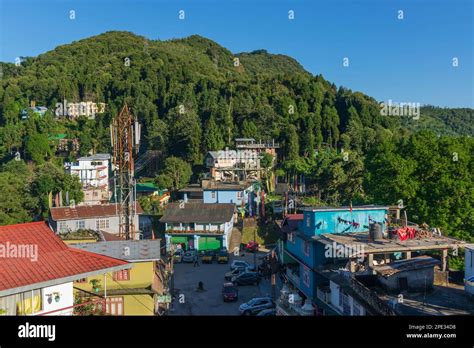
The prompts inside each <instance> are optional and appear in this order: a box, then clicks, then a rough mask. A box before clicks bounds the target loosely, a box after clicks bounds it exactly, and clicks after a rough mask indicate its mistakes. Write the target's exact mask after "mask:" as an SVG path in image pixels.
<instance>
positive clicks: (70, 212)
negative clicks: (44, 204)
mask: <svg viewBox="0 0 474 348" xmlns="http://www.w3.org/2000/svg"><path fill="white" fill-rule="evenodd" d="M119 207H120V206H119V204H115V203H112V204H98V205H80V206H79V205H78V206H71V207H53V208H51V209H50V217H49V222H50V225H51V228H52V229H53V231H54V232H55V233H58V234H62V233H68V232H74V231H77V230H81V229H86V230H94V231H103V232H108V233H112V234H118V233H119V224H120V221H119V215H118V212H119ZM136 211H137V214H136V216H135V221H134V226H135V227H136V229H137V230H138V229H139V226H140V215H141V214H143V210H142V208H141V206H140V204H138V202H137V207H136ZM139 232H140V231H139Z"/></svg>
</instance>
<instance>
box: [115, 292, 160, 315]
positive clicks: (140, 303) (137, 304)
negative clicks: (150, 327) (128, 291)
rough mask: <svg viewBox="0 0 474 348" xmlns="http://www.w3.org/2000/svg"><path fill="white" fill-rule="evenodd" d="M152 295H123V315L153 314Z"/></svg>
mask: <svg viewBox="0 0 474 348" xmlns="http://www.w3.org/2000/svg"><path fill="white" fill-rule="evenodd" d="M154 306H155V304H154V302H153V296H151V295H123V307H124V310H125V313H124V315H153V314H154V313H153V310H154Z"/></svg>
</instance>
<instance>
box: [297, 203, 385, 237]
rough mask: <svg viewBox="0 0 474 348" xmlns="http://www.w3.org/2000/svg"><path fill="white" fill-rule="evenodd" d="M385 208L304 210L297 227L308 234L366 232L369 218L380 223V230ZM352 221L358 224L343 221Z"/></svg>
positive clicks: (383, 229) (383, 222)
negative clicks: (301, 219)
mask: <svg viewBox="0 0 474 348" xmlns="http://www.w3.org/2000/svg"><path fill="white" fill-rule="evenodd" d="M387 213H388V212H387V210H386V209H382V208H380V209H367V210H355V209H354V210H353V211H352V213H351V212H350V211H349V209H347V210H344V211H341V210H338V211H316V212H313V211H304V212H303V215H304V219H303V221H302V222H301V223H300V226H299V229H300V230H302V231H303V232H304V234H306V235H308V236H314V235H318V234H324V233H344V232H348V233H350V232H366V231H368V230H369V218H370V219H371V220H373V221H375V222H380V223H382V231H385V218H386V215H387ZM338 219H342V220H344V221H354V222H355V223H357V224H359V225H358V226H353V225H351V224H347V223H345V222H343V221H339V220H338Z"/></svg>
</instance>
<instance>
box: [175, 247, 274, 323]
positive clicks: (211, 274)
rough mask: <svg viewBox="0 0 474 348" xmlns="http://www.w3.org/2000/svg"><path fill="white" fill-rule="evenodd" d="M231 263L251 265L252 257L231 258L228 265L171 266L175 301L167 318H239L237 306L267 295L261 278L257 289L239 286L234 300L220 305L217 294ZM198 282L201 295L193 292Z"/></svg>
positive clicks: (266, 283)
mask: <svg viewBox="0 0 474 348" xmlns="http://www.w3.org/2000/svg"><path fill="white" fill-rule="evenodd" d="M263 254H264V253H259V254H258V255H259V256H260V255H263ZM232 260H245V261H247V262H248V263H250V264H253V254H250V253H249V254H247V253H245V254H244V255H243V256H234V255H231V258H230V262H229V264H217V263H216V262H214V263H212V264H202V263H200V266H199V267H194V266H193V264H192V263H181V264H175V279H174V286H175V294H176V298H175V301H174V303H173V310H172V311H171V312H170V315H239V309H238V308H239V306H240V304H241V303H244V302H247V301H249V300H250V299H252V298H253V297H256V296H265V295H268V296H270V295H271V285H270V281H269V280H265V279H262V281H261V282H260V284H259V285H258V286H257V285H245V286H239V299H238V301H236V302H224V301H223V300H222V295H221V290H222V284H223V283H224V282H225V280H224V274H225V273H226V272H228V271H229V270H230V264H231V262H232ZM199 281H202V282H203V283H204V291H202V292H200V291H197V287H198V283H199ZM277 294H278V292H277Z"/></svg>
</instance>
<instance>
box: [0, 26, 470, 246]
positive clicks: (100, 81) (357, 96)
mask: <svg viewBox="0 0 474 348" xmlns="http://www.w3.org/2000/svg"><path fill="white" fill-rule="evenodd" d="M1 68H2V74H3V78H2V79H1V81H0V163H2V164H4V165H3V166H2V167H0V196H1V197H8V200H6V199H5V200H0V224H4V223H13V222H20V221H25V220H28V219H31V218H32V217H33V218H37V217H38V216H41V214H42V215H43V216H44V214H46V213H47V208H48V200H47V197H48V195H49V194H51V193H56V192H60V191H61V192H66V191H68V192H70V193H71V196H73V197H71V198H74V199H75V200H76V201H77V202H79V200H80V193H78V194H77V196H74V194H73V193H72V192H76V191H78V190H75V189H74V188H77V185H76V184H75V183H73V182H71V181H70V178H68V177H64V174H63V170H62V163H61V161H64V160H72V159H73V156H72V155H71V154H70V155H69V158H66V159H64V158H58V157H57V156H55V155H54V154H53V152H52V150H51V145H50V143H49V141H50V139H51V138H54V137H56V136H57V135H58V134H65V136H66V137H67V138H69V139H73V138H77V139H78V140H79V143H80V148H79V155H85V154H87V153H90V152H110V133H109V131H108V129H107V128H108V125H109V124H110V122H111V119H112V117H114V116H115V115H116V114H117V113H118V111H119V109H120V108H121V107H122V105H123V103H124V101H126V102H127V103H128V105H129V107H130V108H131V110H132V112H133V114H134V115H135V116H136V117H137V118H138V120H139V121H140V122H141V124H142V126H143V127H142V130H143V133H142V139H143V141H142V149H141V153H143V152H144V151H145V150H159V151H161V153H162V154H163V158H169V157H171V156H174V157H178V158H180V159H181V160H183V161H185V162H186V163H185V164H186V165H188V166H193V170H194V175H195V177H196V176H197V175H198V174H199V171H200V170H202V167H201V168H199V166H202V163H203V157H204V154H205V153H206V151H208V150H217V149H222V148H224V147H225V146H229V147H230V148H232V147H233V146H234V139H235V138H236V137H253V138H256V139H262V140H265V139H272V138H274V139H275V141H277V142H279V143H280V145H281V149H280V150H281V151H280V153H279V168H278V170H277V171H276V174H277V175H279V176H280V177H281V178H282V180H283V179H284V178H289V177H291V176H293V177H294V178H296V177H299V178H301V177H302V176H304V178H305V180H306V182H307V187H308V188H309V189H311V190H312V191H313V192H317V193H318V194H317V197H318V202H316V203H318V204H319V203H320V204H343V203H344V204H347V203H348V202H349V201H354V203H381V204H395V203H397V202H398V201H399V200H403V202H404V203H405V204H406V205H407V207H408V210H409V214H410V216H411V217H412V219H413V220H414V221H415V222H427V223H429V224H434V225H437V226H440V227H442V228H444V229H445V230H446V231H448V232H449V233H452V234H457V235H461V236H464V237H465V236H469V235H471V234H472V231H473V230H474V185H473V183H474V180H473V174H472V173H473V172H474V160H473V158H474V143H473V138H472V136H473V135H474V132H473V128H472V127H473V126H472V111H473V110H472V109H438V108H434V107H425V108H422V110H421V115H420V118H419V119H418V120H415V119H413V117H401V116H383V115H382V113H381V110H380V105H379V102H378V101H376V100H375V99H373V98H371V97H369V96H367V95H365V94H363V93H360V92H353V91H351V90H350V89H348V88H344V87H336V86H335V85H334V84H333V83H330V82H328V81H327V80H325V79H324V78H323V77H322V76H321V75H316V76H315V75H312V74H310V73H309V72H307V71H306V70H304V68H303V67H302V66H301V65H300V64H299V63H298V62H296V61H295V60H294V59H292V58H290V57H287V56H283V55H274V54H270V53H268V52H267V51H265V50H258V51H254V52H251V53H239V54H233V53H232V52H230V51H229V50H227V49H226V48H224V47H222V46H220V45H219V44H217V43H215V42H213V41H211V40H209V39H206V38H203V37H200V36H197V35H194V36H190V37H188V38H184V39H176V40H169V41H159V40H156V41H154V40H148V39H147V38H144V37H142V36H137V35H134V34H132V33H128V32H117V31H115V32H107V33H104V34H101V35H98V36H94V37H90V38H87V39H83V40H80V41H77V42H73V43H71V44H67V45H62V46H59V47H57V48H56V49H54V50H52V51H49V52H46V53H44V54H41V55H39V56H37V57H31V58H25V59H24V60H23V61H22V63H21V65H20V66H15V65H14V64H5V63H2V64H1ZM64 99H66V100H67V101H69V102H79V101H94V102H97V103H98V102H104V103H106V104H107V108H106V112H105V114H103V115H100V116H99V117H97V118H96V119H95V120H86V119H84V118H80V119H78V120H75V121H64V120H57V119H55V118H54V117H53V115H52V112H51V111H49V112H48V113H46V115H45V116H44V117H38V116H35V115H34V114H31V113H30V115H29V118H28V119H27V120H22V119H21V112H22V110H24V109H25V108H26V107H27V106H29V105H30V102H31V101H35V103H36V105H37V106H46V107H48V108H49V109H50V110H54V108H55V105H56V103H57V102H59V101H62V100H64ZM427 130H433V131H434V132H427ZM445 135H447V136H445ZM452 135H455V136H452ZM463 135H469V136H471V137H467V136H463ZM17 151H18V152H19V153H20V154H21V157H22V159H25V160H26V161H25V162H23V161H19V162H15V161H11V159H12V157H13V155H14V154H15V153H16V152H17ZM343 151H344V153H342V152H343ZM173 161H175V160H174V159H173ZM26 163H28V165H27V164H26ZM189 171H190V170H189ZM162 174H163V173H162ZM292 180H293V179H292ZM79 191H80V190H79ZM38 199H40V200H41V202H40V203H38V202H37V200H38Z"/></svg>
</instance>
